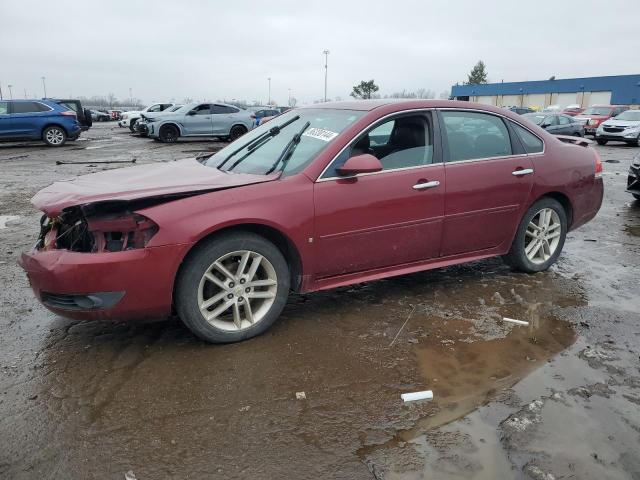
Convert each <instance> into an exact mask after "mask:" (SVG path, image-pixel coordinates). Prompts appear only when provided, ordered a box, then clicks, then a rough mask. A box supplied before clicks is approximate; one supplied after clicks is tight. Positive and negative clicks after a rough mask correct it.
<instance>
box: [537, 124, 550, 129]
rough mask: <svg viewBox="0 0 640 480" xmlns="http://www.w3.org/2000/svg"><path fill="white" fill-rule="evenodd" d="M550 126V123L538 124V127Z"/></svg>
mask: <svg viewBox="0 0 640 480" xmlns="http://www.w3.org/2000/svg"><path fill="white" fill-rule="evenodd" d="M550 126H551V124H550V123H543V124H541V125H540V128H548V127H550Z"/></svg>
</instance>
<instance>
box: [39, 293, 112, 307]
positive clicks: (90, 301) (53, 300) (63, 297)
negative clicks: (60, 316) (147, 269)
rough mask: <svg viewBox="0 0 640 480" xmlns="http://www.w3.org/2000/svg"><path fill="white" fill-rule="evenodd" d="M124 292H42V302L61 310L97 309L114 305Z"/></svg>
mask: <svg viewBox="0 0 640 480" xmlns="http://www.w3.org/2000/svg"><path fill="white" fill-rule="evenodd" d="M123 296H124V292H101V293H91V294H86V295H74V294H65V293H49V292H42V293H41V297H42V303H44V304H45V305H46V306H48V307H51V308H59V309H61V310H97V309H104V308H109V307H112V306H114V305H115V304H116V303H118V302H119V301H120V299H121V298H122V297H123Z"/></svg>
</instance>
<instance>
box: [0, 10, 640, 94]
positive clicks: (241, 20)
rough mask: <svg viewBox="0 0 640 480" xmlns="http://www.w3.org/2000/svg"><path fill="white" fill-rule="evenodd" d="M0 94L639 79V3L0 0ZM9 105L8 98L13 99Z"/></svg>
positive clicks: (310, 90) (333, 90) (388, 89)
mask: <svg viewBox="0 0 640 480" xmlns="http://www.w3.org/2000/svg"><path fill="white" fill-rule="evenodd" d="M0 19H2V27H0V85H1V86H2V89H3V93H4V94H5V95H7V93H8V92H7V85H8V84H11V85H13V96H14V98H17V97H23V96H24V90H25V89H26V91H27V95H28V96H30V97H31V96H33V95H34V94H35V95H37V96H42V81H41V77H42V76H45V77H46V85H47V94H48V95H49V96H65V97H66V96H72V97H75V96H87V97H89V96H92V95H105V96H106V95H107V94H109V93H113V94H115V95H116V97H118V98H119V99H127V98H128V97H129V88H131V89H132V92H133V96H134V97H137V98H140V99H142V100H143V101H144V102H145V103H149V102H152V101H156V100H171V99H175V100H176V101H180V100H182V99H183V98H185V97H191V98H194V99H204V98H206V99H210V100H216V99H245V100H248V101H253V100H258V101H261V102H266V101H267V97H268V81H267V78H268V77H271V79H272V80H271V85H272V87H271V92H272V98H273V99H275V100H276V101H277V102H278V103H279V104H286V102H287V97H288V89H291V92H292V95H293V96H294V97H296V98H297V99H298V100H299V103H300V104H302V103H307V102H309V103H310V102H313V101H314V100H316V99H320V98H322V97H323V89H324V56H323V54H322V51H323V50H325V49H328V50H330V52H331V53H330V55H329V82H328V84H329V88H328V96H329V97H331V98H335V97H337V96H339V97H342V98H343V99H347V98H348V97H349V93H350V92H351V87H352V86H353V85H354V84H356V83H359V81H360V80H368V79H372V78H373V79H375V81H376V83H377V84H378V85H379V86H380V92H379V93H381V94H382V95H384V94H391V93H393V92H395V91H401V90H402V89H407V90H416V89H419V88H425V89H431V90H434V91H435V92H436V94H440V93H441V92H442V91H444V90H449V89H450V87H451V85H453V84H454V83H455V82H458V81H463V80H465V79H466V76H467V74H468V72H469V70H470V69H471V68H472V66H473V65H474V64H475V63H476V62H477V61H478V60H479V59H482V60H484V62H485V63H486V64H487V70H488V73H489V80H490V81H497V82H499V81H501V80H504V81H518V80H541V79H547V78H549V77H550V76H552V75H555V76H556V78H570V77H576V76H598V75H620V74H631V73H640V63H639V62H638V61H637V60H634V59H636V58H637V57H638V52H640V34H639V32H640V30H639V29H638V22H639V19H640V0H607V1H603V0H598V1H590V0H581V1H579V2H562V1H558V0H553V1H549V0H536V1H533V0H530V1H524V0H484V1H479V0H455V1H445V0H442V1H428V0H422V1H401V0H393V1H384V2H381V1H375V0H370V1H365V2H355V1H353V2H352V1H348V0H342V1H332V0H324V1H322V2H310V1H301V0H298V1H277V0H270V1H269V2H261V1H242V0H231V1H226V2H223V1H215V2H214V1H183V2H180V1H175V0H172V1H165V0H153V1H138V0H129V1H120V0H109V1H97V0H96V1H93V0H78V1H63V0H56V1H44V0H41V1H30V0H0ZM7 96H8V95H7Z"/></svg>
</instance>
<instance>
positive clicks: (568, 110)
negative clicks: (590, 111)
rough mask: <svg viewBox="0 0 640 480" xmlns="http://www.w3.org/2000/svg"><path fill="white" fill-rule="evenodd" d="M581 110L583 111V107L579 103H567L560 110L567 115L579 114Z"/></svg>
mask: <svg viewBox="0 0 640 480" xmlns="http://www.w3.org/2000/svg"><path fill="white" fill-rule="evenodd" d="M582 112H584V108H582V107H581V106H580V105H567V106H566V107H565V108H564V110H562V113H564V114H565V115H569V116H570V117H575V116H576V115H580V114H581V113H582Z"/></svg>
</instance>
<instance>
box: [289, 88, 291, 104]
mask: <svg viewBox="0 0 640 480" xmlns="http://www.w3.org/2000/svg"><path fill="white" fill-rule="evenodd" d="M288 105H289V106H291V89H289V103H288Z"/></svg>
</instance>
